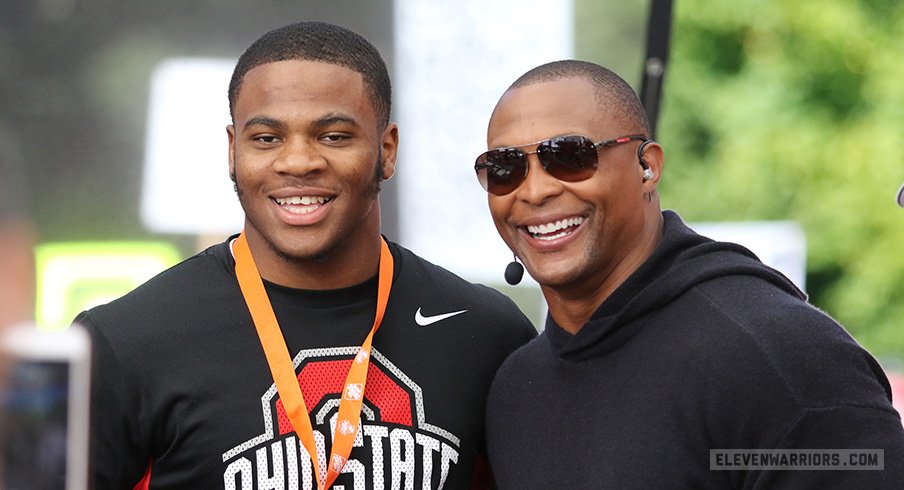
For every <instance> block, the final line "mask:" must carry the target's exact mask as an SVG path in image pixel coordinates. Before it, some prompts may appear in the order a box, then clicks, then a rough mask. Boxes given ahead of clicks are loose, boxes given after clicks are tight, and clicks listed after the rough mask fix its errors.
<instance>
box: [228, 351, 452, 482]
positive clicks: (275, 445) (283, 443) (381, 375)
mask: <svg viewBox="0 0 904 490" xmlns="http://www.w3.org/2000/svg"><path fill="white" fill-rule="evenodd" d="M360 352H361V350H360V348H359V347H340V348H328V349H310V350H303V351H301V352H299V353H298V355H297V356H295V359H293V363H294V365H295V372H296V373H297V377H298V379H299V383H300V385H301V389H302V395H303V396H304V400H305V404H306V406H307V408H308V412H309V414H310V416H311V423H312V425H313V428H314V440H315V443H316V446H317V453H318V454H317V460H318V462H319V464H320V466H321V469H320V471H321V474H324V475H325V474H326V465H327V464H330V465H338V466H341V467H342V468H343V469H342V472H341V474H340V475H339V477H338V478H337V479H336V481H335V483H334V484H333V488H336V489H345V490H351V489H355V490H359V489H360V490H365V489H366V490H383V489H386V488H402V489H407V488H418V489H420V488H435V489H440V488H443V485H444V484H445V481H446V477H447V476H448V474H449V470H450V469H451V468H452V467H454V466H455V465H456V464H457V463H458V451H459V447H460V440H459V438H458V437H456V436H455V435H454V434H452V433H450V432H448V431H446V430H444V429H442V428H440V427H437V426H434V425H431V424H429V423H427V421H426V418H425V415H424V403H423V394H422V391H421V388H420V387H419V386H418V385H417V384H415V383H414V381H412V380H411V378H409V377H408V376H406V375H405V373H403V372H401V371H400V370H399V369H398V368H397V367H396V366H395V365H393V364H392V363H391V362H389V360H388V359H386V358H385V357H384V356H383V355H382V354H380V352H378V351H377V350H376V349H373V351H372V352H371V359H370V361H371V362H370V367H369V369H368V371H367V385H366V388H365V389H364V390H363V392H361V391H360V386H356V387H346V386H345V377H346V374H347V373H348V369H349V367H350V366H351V363H352V362H353V361H359V362H360V355H361V354H360ZM362 395H363V397H364V402H363V404H362V408H361V426H360V429H359V430H358V433H357V434H356V435H355V442H354V445H353V447H352V452H351V454H350V455H349V459H348V461H330V460H329V458H330V456H329V453H330V446H331V445H332V440H331V435H332V434H333V433H334V432H335V431H336V430H340V431H350V430H354V423H353V421H350V420H341V421H339V420H338V412H339V403H340V397H342V396H345V397H360V396H362ZM261 409H262V415H263V427H262V432H261V434H260V435H259V436H257V437H254V438H252V439H250V440H248V441H246V442H244V443H242V444H239V445H238V446H236V447H234V448H232V449H230V450H229V451H226V452H225V453H223V463H224V465H225V468H224V471H223V483H224V486H225V488H227V489H263V488H274V489H283V488H285V489H291V490H315V489H316V486H317V484H316V479H315V477H314V473H313V471H312V467H311V466H312V465H311V458H310V457H309V456H308V453H307V451H306V450H305V448H304V446H303V445H302V444H301V443H300V441H299V440H298V438H297V437H296V435H295V432H294V430H293V429H292V424H291V423H290V422H289V418H288V417H287V416H286V413H285V410H284V409H283V406H282V402H281V400H279V395H278V393H277V390H276V385H275V384H273V385H271V386H270V388H269V389H268V390H267V391H266V392H265V393H264V395H263V396H262V397H261Z"/></svg>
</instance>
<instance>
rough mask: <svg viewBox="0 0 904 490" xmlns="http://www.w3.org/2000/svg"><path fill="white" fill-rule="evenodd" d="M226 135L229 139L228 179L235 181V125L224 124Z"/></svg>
mask: <svg viewBox="0 0 904 490" xmlns="http://www.w3.org/2000/svg"><path fill="white" fill-rule="evenodd" d="M226 136H227V139H228V141H229V180H231V181H233V182H235V127H234V126H233V125H232V124H230V125H228V126H226Z"/></svg>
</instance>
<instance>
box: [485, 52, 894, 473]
mask: <svg viewBox="0 0 904 490" xmlns="http://www.w3.org/2000/svg"><path fill="white" fill-rule="evenodd" d="M648 126H649V125H648V122H647V120H646V117H645V115H644V111H643V109H642V107H641V105H640V102H639V101H638V100H637V97H636V95H635V94H634V92H633V90H632V89H631V88H630V86H628V84H626V83H625V82H624V81H623V80H622V79H620V78H619V77H618V76H616V75H615V74H614V73H612V72H611V71H609V70H607V69H605V68H603V67H600V66H598V65H595V64H591V63H586V62H580V61H562V62H555V63H550V64H546V65H543V66H540V67H537V68H535V69H533V70H531V71H529V72H527V73H526V74H525V75H523V76H522V77H521V78H519V79H518V80H517V81H516V82H515V83H514V84H513V85H512V86H511V87H510V88H509V89H508V90H507V91H506V92H505V93H504V94H503V96H502V98H501V99H500V100H499V103H498V104H497V106H496V108H495V110H494V112H493V115H492V117H491V119H490V123H489V130H488V136H487V146H488V147H489V148H490V151H488V152H487V153H485V154H483V155H481V156H480V157H479V158H478V159H477V164H476V166H475V168H476V170H477V174H478V178H479V179H480V181H481V183H482V184H483V185H484V188H485V189H487V190H488V192H489V207H490V212H491V214H492V216H493V220H494V221H495V224H496V228H497V230H498V231H499V234H500V235H501V236H502V238H503V240H504V241H505V242H506V244H507V245H508V246H509V247H510V248H511V250H512V251H513V252H514V253H515V254H516V256H517V257H519V258H520V259H521V260H522V261H523V263H524V265H525V266H526V267H527V270H528V271H529V273H530V274H531V276H533V278H534V279H536V280H537V282H539V283H540V286H541V288H542V290H543V294H544V296H545V297H546V300H547V302H548V305H549V316H548V318H547V321H546V328H545V331H544V333H543V334H541V335H540V336H539V337H538V338H537V339H535V340H533V341H531V342H530V343H529V344H528V345H526V346H525V347H523V348H521V349H519V350H518V351H517V352H515V353H514V354H513V355H512V356H511V357H509V359H508V360H507V361H506V362H505V363H504V364H503V366H502V368H500V370H499V373H498V374H497V376H496V379H495V380H494V382H493V385H492V387H491V391H490V397H489V399H488V402H487V407H488V409H487V410H488V414H487V441H488V442H487V445H488V449H489V454H490V463H491V467H492V469H493V472H494V475H495V476H496V479H497V483H498V485H499V487H500V488H502V489H519V490H520V489H547V488H828V487H842V488H880V487H881V488H889V487H894V486H896V485H897V486H899V485H900V484H901V482H902V481H904V429H902V425H901V419H900V417H899V416H898V413H897V412H895V410H894V409H893V408H892V406H891V403H890V388H889V385H888V381H887V379H886V377H885V375H884V374H883V372H882V370H881V369H880V367H879V365H878V364H877V363H876V361H875V360H874V359H873V358H872V357H871V356H870V355H869V354H868V353H867V352H865V351H864V350H863V349H862V348H860V347H859V346H858V345H857V344H856V343H855V342H854V341H853V340H852V339H851V338H850V337H849V336H848V334H847V333H846V332H845V331H844V330H843V329H842V327H841V326H839V325H838V324H837V323H835V322H834V321H833V320H832V319H831V318H829V317H828V316H826V315H825V314H823V313H822V312H820V311H819V310H817V309H816V308H814V307H812V306H810V305H809V304H807V302H806V298H805V296H804V294H803V293H801V292H800V291H799V290H798V289H797V288H796V287H794V285H793V284H792V283H791V282H789V281H788V280H787V279H786V278H785V277H784V276H782V275H781V274H779V273H778V272H776V271H774V270H772V269H770V268H768V267H766V266H765V265H763V264H762V263H761V262H760V261H758V260H757V258H756V257H755V256H754V255H753V254H752V253H750V252H749V251H747V250H746V249H744V248H743V247H741V246H738V245H735V244H730V243H719V242H714V241H712V240H710V239H707V238H705V237H702V236H700V235H697V234H696V233H694V232H693V231H692V230H690V229H689V228H688V227H687V226H685V224H684V223H683V222H682V220H681V218H680V217H679V216H678V215H677V214H676V213H674V212H669V211H666V212H661V211H660V208H659V199H658V197H657V191H656V186H657V184H658V182H659V180H660V177H661V176H662V171H663V151H662V148H661V147H660V146H659V145H658V144H656V143H654V142H652V141H650V140H649V139H648V136H647V135H649V134H650V128H649V127H648ZM752 449H777V450H804V451H806V450H810V449H814V450H820V449H824V450H828V452H826V453H818V454H816V455H813V456H809V458H810V459H809V460H808V461H809V462H810V463H811V464H814V465H816V467H817V469H829V470H834V471H792V470H799V469H800V466H801V465H800V463H802V462H805V461H804V460H802V459H800V458H797V459H789V458H788V457H787V456H788V455H787V453H786V458H785V459H784V460H779V464H780V463H781V462H782V461H784V462H785V463H786V464H789V465H794V463H793V461H796V462H797V463H798V464H797V465H794V466H790V467H787V468H788V469H789V470H788V471H758V470H751V471H739V470H735V471H727V469H731V468H737V467H738V466H740V464H739V463H738V461H740V462H743V461H749V457H748V458H747V459H743V458H741V459H739V460H735V459H732V458H733V456H732V454H733V453H731V452H730V451H735V450H752ZM842 449H843V450H866V452H865V453H854V455H853V457H854V458H861V457H862V458H864V459H863V460H861V459H856V461H854V462H860V461H866V462H868V463H875V465H873V466H871V467H869V468H858V467H856V466H853V464H852V461H851V460H850V459H845V460H844V461H837V462H836V460H835V459H834V458H835V457H836V456H835V454H836V453H834V452H832V451H836V452H837V451H838V450H842ZM719 450H729V452H728V453H720V452H719ZM878 453H882V456H881V457H883V458H884V460H883V463H884V469H877V467H878V466H879V461H878V457H875V456H876V455H877V454H878ZM719 454H722V456H721V458H722V459H721V460H720V459H719ZM714 455H715V456H716V458H715V459H713V456H714ZM848 456H851V455H848ZM838 457H840V458H843V457H846V456H845V455H844V454H839V455H838ZM720 461H721V467H719V464H720ZM833 463H836V464H834V465H833ZM711 464H715V466H714V467H712V468H711ZM732 465H733V466H732ZM820 465H821V466H820ZM830 466H831V467H830ZM845 466H846V467H845ZM853 469H866V471H850V470H853Z"/></svg>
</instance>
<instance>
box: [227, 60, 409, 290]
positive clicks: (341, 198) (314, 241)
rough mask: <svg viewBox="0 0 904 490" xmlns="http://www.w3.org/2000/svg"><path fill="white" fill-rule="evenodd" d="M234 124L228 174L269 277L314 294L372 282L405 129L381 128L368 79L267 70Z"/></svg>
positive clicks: (287, 65) (251, 82) (302, 65)
mask: <svg viewBox="0 0 904 490" xmlns="http://www.w3.org/2000/svg"><path fill="white" fill-rule="evenodd" d="M233 116H234V117H233V122H234V125H231V126H229V127H228V128H227V132H228V135H229V167H230V172H231V174H232V176H233V178H234V180H235V183H236V189H237V192H238V194H239V200H240V201H241V204H242V208H243V209H244V210H245V233H246V236H247V239H248V243H249V246H250V247H251V250H252V254H253V255H254V259H255V262H256V263H257V266H258V268H259V270H260V272H261V275H262V276H263V277H264V278H266V279H268V280H270V281H273V282H276V283H278V284H283V285H286V286H292V287H303V288H309V289H329V288H335V287H343V286H348V285H351V284H355V283H357V282H361V281H363V280H365V279H367V278H368V277H370V276H371V275H373V274H374V273H375V272H376V261H377V259H378V257H379V240H380V235H379V233H380V209H379V202H378V200H377V194H378V190H379V182H380V179H381V178H382V179H388V178H389V177H391V176H392V174H393V172H394V170H395V155H396V148H397V145H398V131H397V128H396V126H395V124H390V125H389V126H388V127H386V128H385V129H384V128H382V127H380V126H379V124H378V122H377V116H376V114H375V111H374V107H373V104H372V102H371V99H370V96H369V92H368V91H367V88H366V86H365V84H364V82H363V79H362V77H361V74H359V73H357V72H355V71H352V70H350V69H348V68H345V67H342V66H338V65H333V64H329V63H322V62H313V61H301V60H290V61H279V62H274V63H267V64H264V65H260V66H258V67H255V68H253V69H252V70H250V71H248V73H247V74H246V75H245V77H244V79H243V81H242V85H241V88H240V90H239V92H238V95H237V97H236V101H235V109H234V113H233Z"/></svg>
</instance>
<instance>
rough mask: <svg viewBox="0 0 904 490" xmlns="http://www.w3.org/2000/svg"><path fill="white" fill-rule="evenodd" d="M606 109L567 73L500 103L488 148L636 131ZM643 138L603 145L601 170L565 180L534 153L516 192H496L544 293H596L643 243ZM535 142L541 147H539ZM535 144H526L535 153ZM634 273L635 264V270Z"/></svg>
mask: <svg viewBox="0 0 904 490" xmlns="http://www.w3.org/2000/svg"><path fill="white" fill-rule="evenodd" d="M636 133H637V128H631V127H625V125H624V124H621V123H618V122H617V120H616V118H613V117H612V115H611V114H609V113H607V111H606V108H605V107H602V106H601V105H600V104H599V102H598V100H597V98H596V97H595V94H594V89H593V86H592V85H591V84H590V82H588V81H586V80H584V79H582V78H566V79H561V80H557V81H552V82H545V83H538V84H534V85H527V86H523V87H520V88H516V89H513V90H510V91H509V92H507V93H506V94H505V95H503V97H502V99H501V100H500V101H499V104H498V105H497V106H496V110H495V111H494V113H493V116H492V118H491V120H490V125H489V131H488V134H487V145H488V147H489V148H504V147H512V146H521V145H527V144H530V143H535V142H538V141H543V140H546V139H549V138H552V137H555V136H564V135H583V136H587V137H589V138H590V139H592V140H593V141H594V142H598V141H601V140H606V139H612V138H617V137H622V136H628V135H630V134H636ZM639 144H640V143H639V142H631V143H626V144H622V145H618V146H614V147H611V148H601V149H600V150H599V167H598V168H597V170H596V173H595V174H594V175H593V176H592V177H590V178H589V179H587V180H584V181H581V182H564V181H561V180H558V179H556V178H555V177H553V176H551V175H550V174H549V173H547V172H546V171H545V170H544V169H543V168H542V166H541V165H540V161H539V160H538V159H537V155H536V154H533V155H529V157H528V159H529V165H530V166H529V169H528V174H527V179H526V180H525V181H524V182H522V183H521V185H520V186H519V187H518V188H517V189H515V190H514V191H512V192H511V193H509V194H506V195H504V196H494V195H489V207H490V213H491V214H492V216H493V221H494V222H495V224H496V228H497V230H498V231H499V234H500V235H501V236H502V238H503V240H505V242H506V244H507V245H508V246H509V248H511V249H512V250H513V251H514V252H515V254H516V255H518V257H519V258H521V259H522V261H523V262H524V264H525V266H526V267H527V269H528V271H529V272H530V274H531V276H532V277H533V278H534V279H535V280H537V282H539V283H540V285H541V287H543V289H544V291H548V290H550V289H551V290H553V291H556V292H558V293H565V294H568V295H573V296H576V297H588V296H592V295H593V294H594V292H595V291H597V290H599V289H601V288H602V287H604V286H603V283H604V282H605V281H606V280H607V278H608V277H610V276H611V275H613V274H618V272H619V270H620V269H621V268H623V267H624V266H625V264H632V254H635V253H637V251H638V250H639V249H640V248H642V247H640V246H639V245H640V242H641V241H642V240H643V239H644V238H643V233H642V231H643V229H644V220H645V217H644V212H643V211H642V209H641V208H642V207H643V206H642V205H641V204H642V202H643V194H644V192H649V190H650V189H649V188H647V187H649V185H652V184H645V183H644V181H643V177H642V175H643V169H642V167H641V166H640V164H639V161H638V158H637V148H638V145H639ZM534 146H535V145H534ZM534 146H531V147H526V148H522V150H524V151H534V149H535V148H534ZM632 271H633V268H632Z"/></svg>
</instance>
